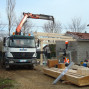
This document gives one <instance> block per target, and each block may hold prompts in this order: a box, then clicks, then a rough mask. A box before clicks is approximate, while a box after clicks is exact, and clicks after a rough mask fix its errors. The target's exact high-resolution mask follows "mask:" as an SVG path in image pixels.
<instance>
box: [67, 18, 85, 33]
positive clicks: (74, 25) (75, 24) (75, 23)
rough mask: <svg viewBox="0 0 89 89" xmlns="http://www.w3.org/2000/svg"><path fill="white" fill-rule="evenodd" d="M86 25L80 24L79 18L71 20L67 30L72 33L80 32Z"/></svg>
mask: <svg viewBox="0 0 89 89" xmlns="http://www.w3.org/2000/svg"><path fill="white" fill-rule="evenodd" d="M85 27H86V25H85V24H82V21H81V18H73V19H72V20H71V24H69V29H70V30H71V31H72V32H82V31H83V30H84V29H85Z"/></svg>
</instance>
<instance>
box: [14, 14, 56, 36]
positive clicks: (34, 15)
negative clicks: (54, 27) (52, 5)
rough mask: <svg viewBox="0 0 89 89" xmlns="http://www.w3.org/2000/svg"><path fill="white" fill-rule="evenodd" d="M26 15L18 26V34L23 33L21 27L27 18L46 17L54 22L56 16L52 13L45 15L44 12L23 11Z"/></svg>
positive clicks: (45, 18)
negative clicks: (51, 14)
mask: <svg viewBox="0 0 89 89" xmlns="http://www.w3.org/2000/svg"><path fill="white" fill-rule="evenodd" d="M23 15H24V17H23V19H22V20H21V22H20V24H19V25H18V26H17V28H16V35H20V34H21V28H22V26H23V24H24V22H25V21H26V19H27V18H33V19H44V20H51V21H53V23H54V17H53V16H50V15H44V14H32V13H23Z"/></svg>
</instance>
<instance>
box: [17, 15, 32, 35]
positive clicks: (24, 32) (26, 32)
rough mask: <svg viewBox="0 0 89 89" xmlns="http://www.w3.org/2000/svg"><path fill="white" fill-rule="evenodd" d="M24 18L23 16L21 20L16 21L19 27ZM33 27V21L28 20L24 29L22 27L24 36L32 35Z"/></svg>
mask: <svg viewBox="0 0 89 89" xmlns="http://www.w3.org/2000/svg"><path fill="white" fill-rule="evenodd" d="M22 18H23V16H22V15H21V16H20V17H19V19H18V20H17V21H16V25H17V26H18V25H19V23H20V21H21V20H22ZM32 26H33V23H32V22H31V20H29V19H27V20H26V22H25V23H24V24H23V27H22V30H21V31H22V32H23V34H24V35H25V34H28V33H30V31H31V28H32Z"/></svg>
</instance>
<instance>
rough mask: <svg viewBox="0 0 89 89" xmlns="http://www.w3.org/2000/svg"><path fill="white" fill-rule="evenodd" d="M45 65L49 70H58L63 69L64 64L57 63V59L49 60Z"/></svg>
mask: <svg viewBox="0 0 89 89" xmlns="http://www.w3.org/2000/svg"><path fill="white" fill-rule="evenodd" d="M47 65H48V67H49V68H51V67H56V68H60V69H65V63H58V60H57V59H51V60H50V59H49V60H48V62H47Z"/></svg>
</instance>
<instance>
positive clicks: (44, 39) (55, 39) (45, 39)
mask: <svg viewBox="0 0 89 89" xmlns="http://www.w3.org/2000/svg"><path fill="white" fill-rule="evenodd" d="M40 40H43V41H48V40H50V41H53V40H54V41H76V39H58V38H40Z"/></svg>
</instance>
